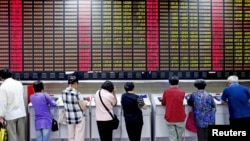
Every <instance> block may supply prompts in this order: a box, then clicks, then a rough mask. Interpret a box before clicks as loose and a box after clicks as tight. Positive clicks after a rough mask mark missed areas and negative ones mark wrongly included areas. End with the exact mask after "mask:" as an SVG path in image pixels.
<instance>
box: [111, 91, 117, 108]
mask: <svg viewBox="0 0 250 141" xmlns="http://www.w3.org/2000/svg"><path fill="white" fill-rule="evenodd" d="M112 94H113V96H114V99H115V103H113V105H114V106H115V105H116V104H117V97H116V89H114V90H113V92H112Z"/></svg>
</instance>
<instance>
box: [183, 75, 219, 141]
mask: <svg viewBox="0 0 250 141" xmlns="http://www.w3.org/2000/svg"><path fill="white" fill-rule="evenodd" d="M206 85H207V84H206V82H205V80H203V79H197V80H196V81H195V82H194V86H195V87H196V88H197V89H198V90H197V91H196V92H194V93H192V94H191V96H190V98H189V99H188V101H187V103H188V105H189V106H192V108H193V112H194V121H195V125H196V127H197V138H198V141H208V125H214V124H215V111H216V105H215V102H214V99H213V97H212V95H210V94H209V93H208V92H206V91H205V87H206Z"/></svg>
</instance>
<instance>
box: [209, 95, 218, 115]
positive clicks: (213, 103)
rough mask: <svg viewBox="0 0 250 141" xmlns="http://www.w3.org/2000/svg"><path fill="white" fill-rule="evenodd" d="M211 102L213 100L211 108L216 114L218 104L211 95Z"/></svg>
mask: <svg viewBox="0 0 250 141" xmlns="http://www.w3.org/2000/svg"><path fill="white" fill-rule="evenodd" d="M210 100H211V107H212V108H213V110H214V111H215V112H216V109H217V104H216V103H215V102H214V98H213V96H212V95H210Z"/></svg>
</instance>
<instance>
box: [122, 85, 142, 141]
mask: <svg viewBox="0 0 250 141" xmlns="http://www.w3.org/2000/svg"><path fill="white" fill-rule="evenodd" d="M134 87H135V85H134V83H132V82H127V83H125V85H124V89H125V91H126V92H125V93H123V94H122V97H121V104H122V108H123V116H124V119H125V123H126V129H127V133H128V137H129V140H130V141H140V139H141V132H142V126H143V117H142V111H141V108H142V109H146V108H147V105H145V103H144V101H143V99H142V98H141V97H139V96H138V95H136V94H135V93H134Z"/></svg>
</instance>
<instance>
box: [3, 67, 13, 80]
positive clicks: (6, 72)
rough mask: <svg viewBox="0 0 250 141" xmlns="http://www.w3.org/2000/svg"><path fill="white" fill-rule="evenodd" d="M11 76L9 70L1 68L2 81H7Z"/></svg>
mask: <svg viewBox="0 0 250 141" xmlns="http://www.w3.org/2000/svg"><path fill="white" fill-rule="evenodd" d="M11 76H12V72H11V71H10V69H9V68H3V69H1V70H0V77H1V78H2V79H7V78H10V77H11Z"/></svg>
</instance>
